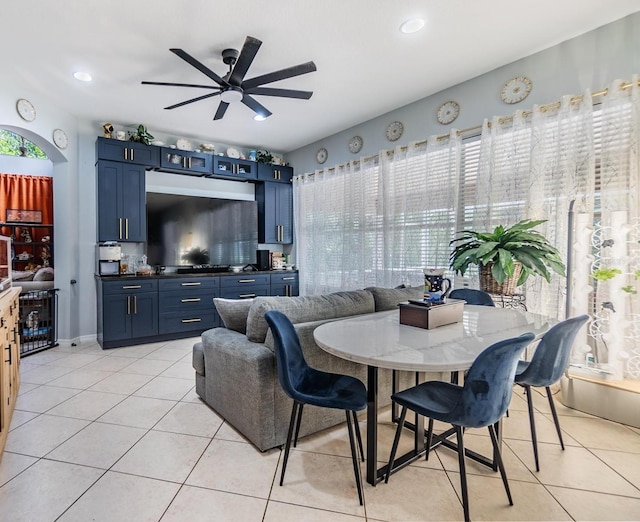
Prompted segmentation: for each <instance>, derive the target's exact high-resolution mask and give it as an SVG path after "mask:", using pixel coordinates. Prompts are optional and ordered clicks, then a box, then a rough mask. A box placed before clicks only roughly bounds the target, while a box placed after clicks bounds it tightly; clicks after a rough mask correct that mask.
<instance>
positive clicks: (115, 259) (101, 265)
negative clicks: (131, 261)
mask: <svg viewBox="0 0 640 522" xmlns="http://www.w3.org/2000/svg"><path fill="white" fill-rule="evenodd" d="M121 258H122V247H121V246H120V245H119V244H118V243H115V242H107V243H100V244H98V246H97V252H96V259H97V261H98V274H99V275H101V276H104V275H119V274H120V259H121Z"/></svg>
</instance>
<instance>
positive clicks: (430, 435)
mask: <svg viewBox="0 0 640 522" xmlns="http://www.w3.org/2000/svg"><path fill="white" fill-rule="evenodd" d="M432 438H433V419H432V418H431V417H429V426H428V427H427V450H426V451H425V456H424V460H429V451H431V439H432Z"/></svg>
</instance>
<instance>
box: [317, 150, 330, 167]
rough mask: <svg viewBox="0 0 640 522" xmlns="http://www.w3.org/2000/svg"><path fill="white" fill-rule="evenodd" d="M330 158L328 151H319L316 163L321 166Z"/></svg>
mask: <svg viewBox="0 0 640 522" xmlns="http://www.w3.org/2000/svg"><path fill="white" fill-rule="evenodd" d="M328 157H329V153H328V152H327V149H318V152H316V161H317V162H318V163H320V164H322V163H324V162H325V161H327V158H328Z"/></svg>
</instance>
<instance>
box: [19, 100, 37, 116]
mask: <svg viewBox="0 0 640 522" xmlns="http://www.w3.org/2000/svg"><path fill="white" fill-rule="evenodd" d="M16 110H17V111H18V114H19V115H20V117H21V118H22V119H23V120H24V121H33V120H35V119H36V109H35V107H34V106H33V104H32V103H31V102H30V101H29V100H25V99H24V98H20V99H19V100H18V101H17V102H16Z"/></svg>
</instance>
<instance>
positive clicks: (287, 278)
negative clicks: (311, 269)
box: [271, 271, 298, 285]
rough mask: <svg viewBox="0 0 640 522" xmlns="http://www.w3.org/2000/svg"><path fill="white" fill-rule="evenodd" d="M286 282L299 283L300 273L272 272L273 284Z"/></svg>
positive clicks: (289, 283)
mask: <svg viewBox="0 0 640 522" xmlns="http://www.w3.org/2000/svg"><path fill="white" fill-rule="evenodd" d="M277 283H285V284H288V285H293V284H298V274H297V273H296V272H289V271H287V272H279V273H277V274H271V284H272V285H273V284H277Z"/></svg>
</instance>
